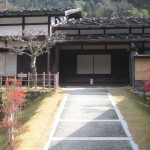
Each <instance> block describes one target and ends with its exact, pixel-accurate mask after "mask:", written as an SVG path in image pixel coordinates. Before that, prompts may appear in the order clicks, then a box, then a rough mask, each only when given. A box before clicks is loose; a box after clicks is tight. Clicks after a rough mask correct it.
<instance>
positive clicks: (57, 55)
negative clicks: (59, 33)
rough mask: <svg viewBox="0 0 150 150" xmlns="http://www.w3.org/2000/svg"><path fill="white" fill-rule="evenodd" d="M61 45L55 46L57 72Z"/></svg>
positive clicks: (57, 70) (56, 70)
mask: <svg viewBox="0 0 150 150" xmlns="http://www.w3.org/2000/svg"><path fill="white" fill-rule="evenodd" d="M59 51H60V50H59V45H56V46H55V73H57V72H59Z"/></svg>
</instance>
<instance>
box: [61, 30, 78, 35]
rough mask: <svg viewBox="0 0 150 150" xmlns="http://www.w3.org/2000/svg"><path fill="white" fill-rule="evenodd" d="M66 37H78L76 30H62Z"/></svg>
mask: <svg viewBox="0 0 150 150" xmlns="http://www.w3.org/2000/svg"><path fill="white" fill-rule="evenodd" d="M62 32H64V33H65V34H67V35H78V30H62Z"/></svg>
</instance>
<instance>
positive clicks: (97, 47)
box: [83, 45, 105, 50]
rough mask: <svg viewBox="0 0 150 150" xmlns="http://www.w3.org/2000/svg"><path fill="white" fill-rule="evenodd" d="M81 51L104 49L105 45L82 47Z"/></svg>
mask: <svg viewBox="0 0 150 150" xmlns="http://www.w3.org/2000/svg"><path fill="white" fill-rule="evenodd" d="M83 49H95V50H99V49H105V45H83Z"/></svg>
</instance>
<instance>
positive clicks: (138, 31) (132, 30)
mask: <svg viewBox="0 0 150 150" xmlns="http://www.w3.org/2000/svg"><path fill="white" fill-rule="evenodd" d="M131 33H142V29H141V28H136V29H131Z"/></svg>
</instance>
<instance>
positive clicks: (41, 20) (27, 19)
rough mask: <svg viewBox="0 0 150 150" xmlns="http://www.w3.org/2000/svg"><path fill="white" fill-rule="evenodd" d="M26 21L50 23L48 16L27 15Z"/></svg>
mask: <svg viewBox="0 0 150 150" xmlns="http://www.w3.org/2000/svg"><path fill="white" fill-rule="evenodd" d="M25 23H48V17H25Z"/></svg>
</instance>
